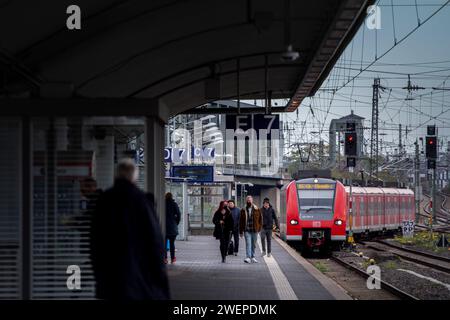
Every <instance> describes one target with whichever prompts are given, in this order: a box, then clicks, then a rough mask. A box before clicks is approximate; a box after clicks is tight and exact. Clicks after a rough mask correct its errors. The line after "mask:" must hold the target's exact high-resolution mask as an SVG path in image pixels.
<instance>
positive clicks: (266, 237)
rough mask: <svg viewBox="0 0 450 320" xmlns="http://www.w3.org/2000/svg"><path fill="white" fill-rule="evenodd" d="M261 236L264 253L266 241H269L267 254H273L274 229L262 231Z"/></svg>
mask: <svg viewBox="0 0 450 320" xmlns="http://www.w3.org/2000/svg"><path fill="white" fill-rule="evenodd" d="M260 236H261V246H262V251H263V252H266V241H267V253H270V252H272V251H271V242H272V229H262V230H261V233H260Z"/></svg>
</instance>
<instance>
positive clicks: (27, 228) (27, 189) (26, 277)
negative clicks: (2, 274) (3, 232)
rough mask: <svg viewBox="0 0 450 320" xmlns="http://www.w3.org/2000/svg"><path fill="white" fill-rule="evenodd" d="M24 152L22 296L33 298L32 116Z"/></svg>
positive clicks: (24, 126)
mask: <svg viewBox="0 0 450 320" xmlns="http://www.w3.org/2000/svg"><path fill="white" fill-rule="evenodd" d="M21 134H22V136H21V140H22V141H21V142H22V152H21V169H22V170H21V171H22V172H21V180H22V190H21V193H22V195H21V198H22V199H21V200H22V201H21V202H22V210H21V211H22V212H21V215H22V216H21V226H22V228H21V242H22V245H21V248H22V251H21V287H22V288H21V296H22V299H24V300H29V299H31V281H32V279H31V270H32V266H31V264H32V259H31V237H32V234H31V232H32V228H31V224H32V213H33V176H32V167H33V152H32V143H33V140H32V139H33V138H32V126H31V118H30V117H29V116H25V117H23V118H22V133H21Z"/></svg>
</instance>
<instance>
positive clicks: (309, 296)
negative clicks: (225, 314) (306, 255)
mask: <svg viewBox="0 0 450 320" xmlns="http://www.w3.org/2000/svg"><path fill="white" fill-rule="evenodd" d="M176 248H177V252H176V257H177V262H176V263H175V264H174V265H171V264H169V265H168V273H169V279H170V288H171V294H172V298H173V299H176V300H181V299H186V300H280V299H281V300H332V299H344V300H347V299H350V297H349V296H348V295H347V293H346V292H345V291H344V290H343V289H342V288H341V287H340V286H339V285H337V284H336V283H335V282H334V281H332V280H330V279H329V278H327V277H326V276H324V275H323V274H321V273H320V272H319V271H318V270H317V269H316V268H314V266H312V265H311V264H310V263H309V262H308V261H306V260H305V259H303V258H302V257H301V256H300V255H299V254H298V253H297V252H296V251H295V250H294V249H292V248H290V247H289V246H287V245H286V244H285V243H284V242H282V241H281V240H279V239H276V238H275V237H274V238H273V239H272V257H270V258H267V257H261V244H260V239H259V237H258V245H257V248H256V258H257V260H258V261H259V263H252V264H247V263H245V262H244V258H245V252H244V251H245V250H244V248H245V240H244V239H243V238H241V240H240V244H239V249H240V252H239V254H238V256H228V257H227V261H226V263H222V260H221V257H220V252H219V241H218V240H215V239H214V238H213V237H212V236H190V237H189V240H188V241H177V242H176Z"/></svg>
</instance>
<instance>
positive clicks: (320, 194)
mask: <svg viewBox="0 0 450 320" xmlns="http://www.w3.org/2000/svg"><path fill="white" fill-rule="evenodd" d="M295 193H296V199H295V200H296V202H297V208H298V211H297V212H298V213H297V216H296V217H292V218H291V220H290V225H291V227H293V228H296V229H297V230H296V231H297V232H298V234H301V240H302V244H303V246H304V247H306V248H307V249H309V250H311V251H314V252H317V251H320V250H321V249H331V248H332V247H333V246H338V245H340V244H341V243H342V242H343V241H344V240H345V237H346V233H345V226H346V202H347V198H346V197H347V195H346V193H345V188H344V186H343V185H342V183H340V182H339V181H334V180H330V179H323V178H311V179H302V180H298V181H296V183H295Z"/></svg>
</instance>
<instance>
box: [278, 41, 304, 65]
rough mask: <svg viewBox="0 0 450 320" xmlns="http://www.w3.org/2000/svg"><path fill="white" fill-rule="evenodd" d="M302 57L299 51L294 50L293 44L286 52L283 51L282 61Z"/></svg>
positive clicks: (290, 60)
mask: <svg viewBox="0 0 450 320" xmlns="http://www.w3.org/2000/svg"><path fill="white" fill-rule="evenodd" d="M299 57H300V54H299V53H298V51H294V50H293V49H292V45H291V44H290V45H288V47H287V49H286V51H285V52H283V53H282V54H281V61H283V62H292V61H295V60H297V59H298V58H299Z"/></svg>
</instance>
